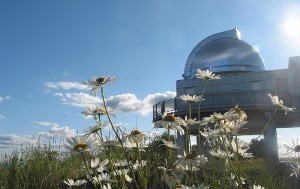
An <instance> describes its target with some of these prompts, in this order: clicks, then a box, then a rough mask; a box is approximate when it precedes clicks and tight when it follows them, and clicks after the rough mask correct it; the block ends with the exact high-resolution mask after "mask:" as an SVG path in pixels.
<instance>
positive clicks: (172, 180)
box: [158, 167, 182, 188]
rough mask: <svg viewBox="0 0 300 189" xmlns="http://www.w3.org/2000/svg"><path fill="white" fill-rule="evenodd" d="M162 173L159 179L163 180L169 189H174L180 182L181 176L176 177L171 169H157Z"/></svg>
mask: <svg viewBox="0 0 300 189" xmlns="http://www.w3.org/2000/svg"><path fill="white" fill-rule="evenodd" d="M158 168H159V169H162V170H163V171H164V174H163V175H162V177H161V180H164V181H165V182H166V184H167V185H168V186H169V188H174V187H175V186H176V184H177V183H180V181H181V178H182V177H181V174H180V175H177V174H176V172H175V171H173V170H172V169H166V168H165V167H158Z"/></svg>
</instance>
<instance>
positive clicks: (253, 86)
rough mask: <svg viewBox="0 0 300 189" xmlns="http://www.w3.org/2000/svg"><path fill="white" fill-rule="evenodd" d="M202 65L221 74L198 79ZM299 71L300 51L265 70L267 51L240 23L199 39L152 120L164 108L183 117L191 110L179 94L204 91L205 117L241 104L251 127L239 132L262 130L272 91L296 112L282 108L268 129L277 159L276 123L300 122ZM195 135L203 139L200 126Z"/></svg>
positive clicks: (271, 152)
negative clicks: (242, 32)
mask: <svg viewBox="0 0 300 189" xmlns="http://www.w3.org/2000/svg"><path fill="white" fill-rule="evenodd" d="M197 69H202V70H206V69H209V70H210V71H212V72H213V73H216V74H217V75H220V76H221V77H222V79H219V80H210V81H208V84H207V86H206V87H205V82H206V81H205V80H202V79H198V78H195V74H196V70H197ZM299 73H300V56H296V57H290V58H289V63H288V68H287V69H280V70H265V67H264V60H263V58H262V56H261V55H260V54H259V52H258V51H257V50H256V49H255V48H254V47H253V46H251V45H250V44H248V43H247V42H245V41H243V40H241V37H240V32H239V30H238V29H237V28H235V29H232V30H228V31H224V32H220V33H216V34H213V35H211V36H209V37H207V38H205V39H203V40H202V41H200V42H199V43H198V44H197V45H196V46H195V47H194V49H193V50H192V51H191V53H190V54H189V56H188V58H187V61H186V64H185V68H184V73H183V74H182V77H183V79H179V80H177V81H176V92H177V96H176V98H174V99H168V100H165V101H161V102H158V103H156V104H155V105H154V106H153V122H155V121H158V120H160V119H161V117H162V113H163V112H164V111H166V112H169V113H174V114H175V116H180V117H182V118H184V116H185V115H188V105H187V103H185V102H183V101H182V100H181V99H180V98H179V97H180V96H181V95H184V94H189V95H201V94H202V93H203V98H204V99H205V100H204V101H202V102H201V105H200V112H201V114H200V120H201V119H202V118H203V117H208V116H209V115H211V114H213V113H214V112H217V113H218V112H221V113H224V112H226V111H228V110H229V109H230V108H232V107H234V106H236V105H238V106H239V108H240V109H242V110H243V111H245V112H246V113H247V116H248V118H247V121H248V123H247V124H246V126H245V128H246V129H244V130H241V131H240V133H239V134H241V135H260V134H262V133H261V132H262V130H263V127H264V125H265V124H266V122H267V121H268V119H269V118H270V116H271V114H272V112H273V110H274V105H273V104H272V103H271V100H270V98H269V97H268V95H267V94H268V93H271V94H272V95H277V96H278V97H279V98H280V99H281V100H283V102H284V105H285V106H287V107H293V108H296V110H295V112H289V113H288V114H287V115H284V111H277V113H276V115H275V116H274V118H273V119H272V121H271V123H270V125H269V127H268V128H267V129H266V130H265V132H264V133H263V135H264V141H265V145H266V146H265V149H266V152H265V155H266V157H267V158H270V159H273V160H278V149H277V133H276V128H289V127H299V126H300V111H299V110H300V74H299ZM204 88H205V90H204V92H203V91H202V90H203V89H204ZM198 110H199V104H198V103H193V106H192V118H198V119H199V115H198V112H199V111H198ZM191 134H192V135H196V136H197V137H198V140H197V141H198V142H199V141H200V140H201V139H200V138H201V137H199V136H198V135H199V134H198V129H196V128H195V129H192V131H191ZM180 137H181V138H180ZM180 137H179V139H178V140H184V138H182V137H185V136H180Z"/></svg>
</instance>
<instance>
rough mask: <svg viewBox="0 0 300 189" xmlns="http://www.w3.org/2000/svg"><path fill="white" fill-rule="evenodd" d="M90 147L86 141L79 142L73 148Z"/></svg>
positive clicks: (82, 148)
mask: <svg viewBox="0 0 300 189" xmlns="http://www.w3.org/2000/svg"><path fill="white" fill-rule="evenodd" d="M87 147H88V145H87V144H86V143H78V144H76V145H75V146H74V148H73V150H76V151H78V150H84V149H86V148H87Z"/></svg>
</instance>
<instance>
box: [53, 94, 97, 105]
mask: <svg viewBox="0 0 300 189" xmlns="http://www.w3.org/2000/svg"><path fill="white" fill-rule="evenodd" d="M54 95H55V96H59V97H61V100H62V102H63V104H68V105H71V106H76V107H95V105H97V104H99V103H100V102H101V101H100V99H99V98H98V97H95V96H91V95H89V94H86V93H65V94H63V93H55V94H54Z"/></svg>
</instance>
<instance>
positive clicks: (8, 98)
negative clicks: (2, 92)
mask: <svg viewBox="0 0 300 189" xmlns="http://www.w3.org/2000/svg"><path fill="white" fill-rule="evenodd" d="M10 99H11V97H10V96H4V97H1V96H0V102H3V101H5V100H10Z"/></svg>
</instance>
